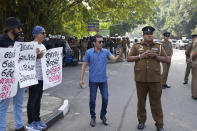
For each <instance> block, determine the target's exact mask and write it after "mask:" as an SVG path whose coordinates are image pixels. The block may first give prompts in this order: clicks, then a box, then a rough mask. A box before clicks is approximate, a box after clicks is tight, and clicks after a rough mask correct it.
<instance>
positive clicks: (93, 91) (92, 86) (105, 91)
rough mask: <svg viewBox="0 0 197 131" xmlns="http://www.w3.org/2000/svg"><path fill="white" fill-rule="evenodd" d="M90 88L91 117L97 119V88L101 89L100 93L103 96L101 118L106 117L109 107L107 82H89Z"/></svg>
mask: <svg viewBox="0 0 197 131" xmlns="http://www.w3.org/2000/svg"><path fill="white" fill-rule="evenodd" d="M89 87H90V101H89V107H90V115H91V118H92V119H95V118H96V113H95V107H96V103H95V102H96V96H97V88H98V87H99V89H100V93H101V96H102V107H101V113H100V117H101V118H102V117H104V116H105V115H106V114H107V105H108V84H107V81H106V82H89Z"/></svg>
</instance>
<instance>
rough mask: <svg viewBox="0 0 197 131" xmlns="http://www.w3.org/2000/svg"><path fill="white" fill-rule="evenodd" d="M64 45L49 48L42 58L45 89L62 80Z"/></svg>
mask: <svg viewBox="0 0 197 131" xmlns="http://www.w3.org/2000/svg"><path fill="white" fill-rule="evenodd" d="M62 50H63V48H62V47H58V48H54V49H50V50H47V52H46V53H45V54H44V56H43V58H42V59H41V63H42V74H43V90H46V89H48V88H51V87H54V86H56V85H58V84H60V83H61V82H62Z"/></svg>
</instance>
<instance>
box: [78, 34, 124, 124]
mask: <svg viewBox="0 0 197 131" xmlns="http://www.w3.org/2000/svg"><path fill="white" fill-rule="evenodd" d="M93 45H94V48H90V49H89V50H87V51H86V53H85V56H84V59H83V61H84V62H83V65H82V69H81V73H80V87H81V88H82V87H83V84H84V83H83V76H84V72H85V69H86V66H87V64H89V87H90V101H89V107H90V115H91V121H90V125H91V126H92V127H94V126H96V113H95V106H96V104H95V101H96V94H97V88H98V87H99V89H100V92H101V96H102V107H101V113H100V119H101V120H102V121H103V124H104V125H108V123H107V119H106V116H105V115H106V114H107V105H108V84H107V72H106V69H107V61H108V59H110V60H113V61H117V60H118V59H120V58H121V55H122V51H121V49H118V55H117V56H116V57H114V56H113V55H112V54H111V53H110V52H109V51H108V50H107V49H104V48H102V46H103V37H102V36H100V35H96V36H94V38H93Z"/></svg>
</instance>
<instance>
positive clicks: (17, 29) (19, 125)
mask: <svg viewBox="0 0 197 131" xmlns="http://www.w3.org/2000/svg"><path fill="white" fill-rule="evenodd" d="M21 34H22V24H21V22H20V21H19V20H18V19H17V18H15V17H9V18H7V19H6V21H5V34H3V35H1V36H0V47H5V48H12V47H13V46H14V42H15V41H22V40H23V36H22V37H21ZM24 92H25V88H19V87H18V90H17V93H16V95H15V96H14V97H13V113H14V118H15V130H16V131H25V128H24V126H23V119H22V118H23V111H22V105H23V98H24ZM10 100H11V98H7V99H4V100H0V131H5V130H6V113H7V110H8V107H9V103H10Z"/></svg>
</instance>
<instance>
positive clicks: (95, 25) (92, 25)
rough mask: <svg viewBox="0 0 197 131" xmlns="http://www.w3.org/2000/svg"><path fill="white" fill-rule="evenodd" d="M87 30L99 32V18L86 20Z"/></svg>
mask: <svg viewBox="0 0 197 131" xmlns="http://www.w3.org/2000/svg"><path fill="white" fill-rule="evenodd" d="M88 31H96V32H99V20H88Z"/></svg>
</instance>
